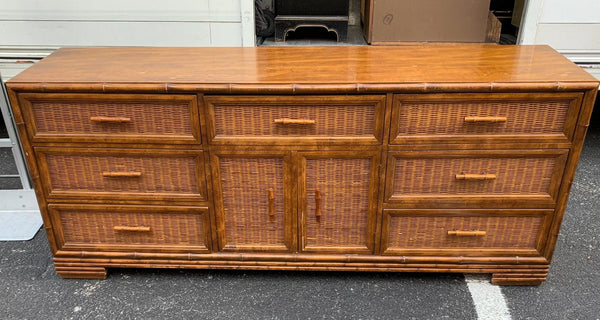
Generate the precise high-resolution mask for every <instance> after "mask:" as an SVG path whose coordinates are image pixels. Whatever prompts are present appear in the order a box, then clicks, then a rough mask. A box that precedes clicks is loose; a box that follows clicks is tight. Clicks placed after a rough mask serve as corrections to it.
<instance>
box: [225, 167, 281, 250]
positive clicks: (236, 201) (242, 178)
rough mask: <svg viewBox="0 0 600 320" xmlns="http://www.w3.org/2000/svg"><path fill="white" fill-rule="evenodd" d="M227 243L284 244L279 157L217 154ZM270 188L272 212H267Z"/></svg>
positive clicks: (245, 244)
mask: <svg viewBox="0 0 600 320" xmlns="http://www.w3.org/2000/svg"><path fill="white" fill-rule="evenodd" d="M219 170H220V173H221V186H222V190H223V215H224V221H225V238H226V244H227V245H228V246H242V247H243V246H285V242H284V240H285V239H284V237H285V233H284V230H285V227H284V205H283V203H284V189H283V188H284V185H283V159H280V158H275V159H274V158H220V159H219ZM269 190H273V209H274V215H273V216H272V217H271V216H270V215H269Z"/></svg>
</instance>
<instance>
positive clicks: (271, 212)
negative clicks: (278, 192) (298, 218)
mask: <svg viewBox="0 0 600 320" xmlns="http://www.w3.org/2000/svg"><path fill="white" fill-rule="evenodd" d="M274 200H275V195H274V193H273V189H269V217H271V218H272V217H274V216H275V204H274Z"/></svg>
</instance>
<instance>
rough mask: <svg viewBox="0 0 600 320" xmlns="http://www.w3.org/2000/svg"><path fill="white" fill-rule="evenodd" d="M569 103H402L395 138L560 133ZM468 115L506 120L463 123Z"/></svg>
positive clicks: (451, 101) (562, 129)
mask: <svg viewBox="0 0 600 320" xmlns="http://www.w3.org/2000/svg"><path fill="white" fill-rule="evenodd" d="M568 109H569V101H535V100H534V101H489V102H480V101H476V102H473V101H464V102H462V101H453V100H450V101H447V102H402V103H401V105H400V110H401V112H400V117H399V119H397V120H396V121H399V125H398V128H399V133H398V135H399V136H400V135H445V134H457V135H481V134H549V133H559V134H560V133H563V131H564V124H565V121H566V118H567V111H568ZM468 116H477V117H486V116H500V117H506V122H503V123H487V124H485V123H483V124H482V123H465V121H464V119H465V117H468Z"/></svg>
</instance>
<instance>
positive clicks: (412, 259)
mask: <svg viewBox="0 0 600 320" xmlns="http://www.w3.org/2000/svg"><path fill="white" fill-rule="evenodd" d="M60 258H79V259H88V258H107V259H121V258H125V259H157V260H162V259H165V260H168V259H172V260H187V261H191V260H231V261H283V262H285V261H289V262H307V261H324V262H325V261H327V262H329V261H331V262H346V263H353V262H373V263H403V264H406V263H428V262H435V263H436V264H443V263H450V264H466V263H484V264H494V263H495V264H515V265H517V264H525V265H526V264H547V263H548V261H547V260H546V259H545V258H543V257H521V256H517V257H467V256H459V257H449V256H374V255H361V254H306V253H303V254H276V253H264V254H261V253H224V252H223V253H211V254H192V253H189V254H178V253H145V252H95V251H64V250H61V251H58V252H57V253H56V259H60Z"/></svg>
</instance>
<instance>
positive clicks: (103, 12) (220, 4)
mask: <svg viewBox="0 0 600 320" xmlns="http://www.w3.org/2000/svg"><path fill="white" fill-rule="evenodd" d="M0 7H1V8H2V10H0V20H10V21H18V20H21V21H23V20H34V21H35V20H59V21H64V20H77V21H205V22H210V21H233V22H239V21H240V20H241V14H240V0H218V1H217V0H174V1H150V0H103V1H87V0H51V1H49V0H0Z"/></svg>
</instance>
